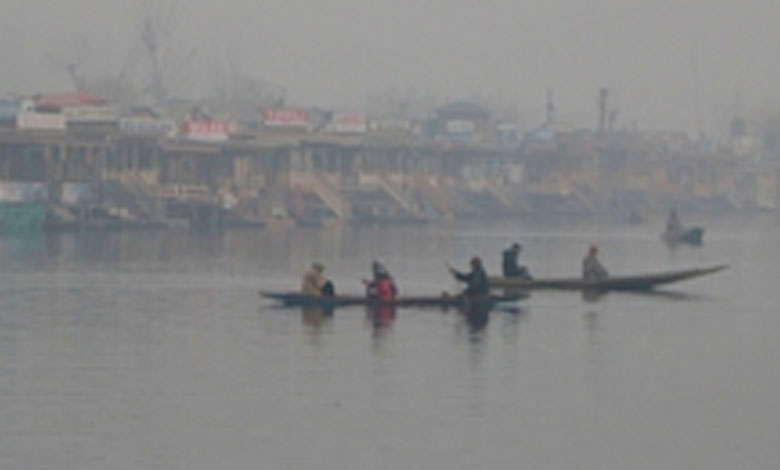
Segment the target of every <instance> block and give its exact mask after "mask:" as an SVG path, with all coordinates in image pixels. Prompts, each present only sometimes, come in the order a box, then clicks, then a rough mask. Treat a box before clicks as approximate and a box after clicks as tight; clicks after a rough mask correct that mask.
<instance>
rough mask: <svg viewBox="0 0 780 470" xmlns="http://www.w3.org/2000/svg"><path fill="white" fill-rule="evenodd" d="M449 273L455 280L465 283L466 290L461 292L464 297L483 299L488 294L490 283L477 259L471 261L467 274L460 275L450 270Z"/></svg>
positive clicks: (480, 262)
mask: <svg viewBox="0 0 780 470" xmlns="http://www.w3.org/2000/svg"><path fill="white" fill-rule="evenodd" d="M450 271H451V272H452V274H453V275H454V276H455V278H456V279H457V280H459V281H461V282H465V283H466V288H465V289H464V290H463V295H464V296H466V297H485V296H487V295H489V294H490V281H489V280H488V277H487V273H485V269H484V268H483V267H482V261H481V260H480V259H479V258H477V257H474V258H472V259H471V271H469V272H468V273H460V272H458V271H456V270H454V269H452V268H450Z"/></svg>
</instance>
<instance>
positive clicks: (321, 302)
mask: <svg viewBox="0 0 780 470" xmlns="http://www.w3.org/2000/svg"><path fill="white" fill-rule="evenodd" d="M260 295H261V296H262V297H265V298H268V299H273V300H276V301H278V302H280V303H281V304H282V305H285V306H288V307H322V308H330V307H347V306H353V305H367V306H389V307H456V308H468V307H471V306H475V305H479V306H492V305H496V304H499V303H507V302H516V301H518V300H521V299H523V298H525V297H528V294H525V293H518V294H511V295H490V296H485V297H477V298H466V297H462V296H459V295H432V296H409V297H398V298H396V299H394V300H391V301H380V300H377V299H374V298H370V297H366V296H363V295H336V296H333V297H322V296H315V295H308V294H302V293H300V292H266V291H260Z"/></svg>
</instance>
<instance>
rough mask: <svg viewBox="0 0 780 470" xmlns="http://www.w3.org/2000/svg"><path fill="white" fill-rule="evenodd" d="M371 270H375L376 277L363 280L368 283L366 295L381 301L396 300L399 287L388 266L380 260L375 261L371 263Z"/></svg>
mask: <svg viewBox="0 0 780 470" xmlns="http://www.w3.org/2000/svg"><path fill="white" fill-rule="evenodd" d="M371 271H373V274H374V278H373V279H372V280H371V281H369V280H366V279H364V280H363V283H364V284H365V285H366V295H367V296H368V297H373V298H375V299H377V300H381V301H390V300H394V299H395V296H396V295H397V294H398V288H396V286H395V281H393V277H392V276H391V275H390V273H389V272H388V271H387V268H385V266H384V265H383V264H382V263H380V262H379V261H374V262H373V263H371Z"/></svg>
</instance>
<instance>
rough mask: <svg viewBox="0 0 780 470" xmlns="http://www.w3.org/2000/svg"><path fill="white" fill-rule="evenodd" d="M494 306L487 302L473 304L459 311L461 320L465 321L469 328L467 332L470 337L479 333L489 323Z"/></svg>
mask: <svg viewBox="0 0 780 470" xmlns="http://www.w3.org/2000/svg"><path fill="white" fill-rule="evenodd" d="M493 307H494V304H492V303H488V302H474V303H473V304H471V305H469V306H467V307H464V308H462V309H460V312H461V314H462V315H463V318H464V319H465V320H466V324H467V325H468V327H469V332H470V333H471V334H472V335H476V334H479V333H481V332H482V331H484V330H485V328H487V326H488V323H489V322H490V312H491V310H493Z"/></svg>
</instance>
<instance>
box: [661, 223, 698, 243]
mask: <svg viewBox="0 0 780 470" xmlns="http://www.w3.org/2000/svg"><path fill="white" fill-rule="evenodd" d="M661 238H663V240H664V241H665V242H666V243H671V244H675V243H686V244H688V245H701V244H702V241H703V238H704V229H703V228H701V227H691V228H686V229H681V230H675V231H672V232H664V234H663V235H661Z"/></svg>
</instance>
